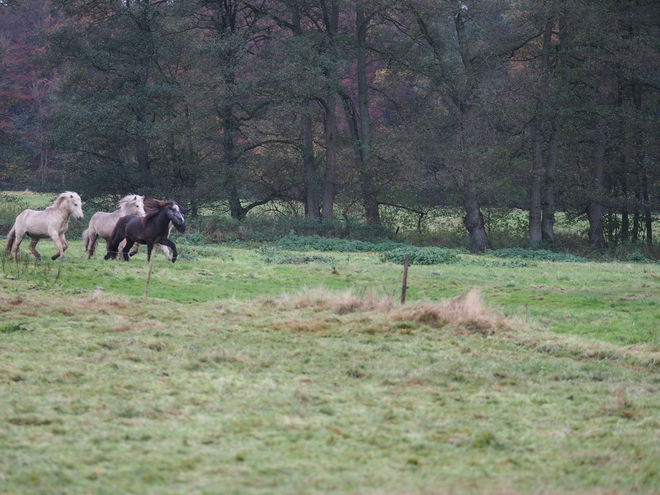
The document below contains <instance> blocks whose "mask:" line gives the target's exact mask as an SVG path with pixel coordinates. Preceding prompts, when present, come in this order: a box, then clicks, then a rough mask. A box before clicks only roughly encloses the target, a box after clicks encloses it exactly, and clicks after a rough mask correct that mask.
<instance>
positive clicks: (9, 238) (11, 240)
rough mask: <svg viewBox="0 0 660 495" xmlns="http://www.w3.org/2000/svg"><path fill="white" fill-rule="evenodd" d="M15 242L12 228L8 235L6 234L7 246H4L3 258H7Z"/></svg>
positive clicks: (14, 231)
mask: <svg viewBox="0 0 660 495" xmlns="http://www.w3.org/2000/svg"><path fill="white" fill-rule="evenodd" d="M15 241H16V228H14V227H12V228H11V230H10V231H9V234H7V246H5V256H9V255H10V254H11V248H12V246H13V245H14V242H15Z"/></svg>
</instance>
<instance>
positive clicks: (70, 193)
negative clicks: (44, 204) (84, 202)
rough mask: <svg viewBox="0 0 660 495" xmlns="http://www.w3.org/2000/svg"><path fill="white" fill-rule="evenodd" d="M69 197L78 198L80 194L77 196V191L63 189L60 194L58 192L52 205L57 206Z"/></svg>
mask: <svg viewBox="0 0 660 495" xmlns="http://www.w3.org/2000/svg"><path fill="white" fill-rule="evenodd" d="M71 197H74V198H75V197H77V198H79V199H80V196H78V193H76V192H73V191H64V192H63V193H62V194H60V195H59V196H58V197H57V199H56V200H55V202H54V203H53V206H55V207H58V208H59V206H60V205H61V204H62V203H63V202H64V201H67V200H68V199H69V198H71Z"/></svg>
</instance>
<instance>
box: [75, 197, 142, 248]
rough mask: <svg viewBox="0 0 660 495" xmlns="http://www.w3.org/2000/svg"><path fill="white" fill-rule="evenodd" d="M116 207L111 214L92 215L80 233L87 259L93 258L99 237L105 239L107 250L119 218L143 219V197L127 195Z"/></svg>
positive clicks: (97, 213)
mask: <svg viewBox="0 0 660 495" xmlns="http://www.w3.org/2000/svg"><path fill="white" fill-rule="evenodd" d="M117 206H119V209H117V210H115V211H113V212H112V213H106V212H104V211H99V212H96V213H94V215H92V218H90V220H89V227H88V228H87V229H85V230H84V231H83V233H82V238H83V243H84V244H85V251H86V252H87V259H90V258H91V257H92V256H94V250H95V248H96V241H97V239H98V238H99V237H100V238H102V239H105V246H106V249H107V248H108V245H109V243H110V238H111V237H112V231H113V230H114V228H115V225H117V221H118V220H119V219H120V218H121V217H125V216H126V215H137V216H139V217H143V216H144V215H145V212H144V196H138V195H137V194H129V195H128V196H124V197H123V198H121V199H120V200H119V203H118V204H117Z"/></svg>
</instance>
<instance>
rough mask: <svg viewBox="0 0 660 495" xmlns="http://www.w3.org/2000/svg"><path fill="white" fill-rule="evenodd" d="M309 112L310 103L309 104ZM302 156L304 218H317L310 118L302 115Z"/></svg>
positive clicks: (317, 205) (305, 114)
mask: <svg viewBox="0 0 660 495" xmlns="http://www.w3.org/2000/svg"><path fill="white" fill-rule="evenodd" d="M309 106H310V111H311V106H312V103H311V102H310V103H309ZM301 125H302V154H303V163H304V166H305V216H307V217H308V218H314V219H318V218H319V200H318V195H317V189H316V188H317V182H318V173H317V170H316V158H315V157H314V140H313V137H312V116H311V114H308V113H303V115H302V122H301Z"/></svg>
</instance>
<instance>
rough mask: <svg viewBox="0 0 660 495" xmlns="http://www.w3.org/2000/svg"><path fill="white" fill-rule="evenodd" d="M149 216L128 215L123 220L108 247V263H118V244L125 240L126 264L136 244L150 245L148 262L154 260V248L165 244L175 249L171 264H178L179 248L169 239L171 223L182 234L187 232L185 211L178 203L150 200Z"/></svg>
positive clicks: (147, 209)
mask: <svg viewBox="0 0 660 495" xmlns="http://www.w3.org/2000/svg"><path fill="white" fill-rule="evenodd" d="M144 210H145V212H146V215H145V216H144V217H138V216H137V215H126V216H125V217H122V218H120V219H119V220H118V221H117V225H115V229H114V230H113V232H112V237H111V238H110V242H109V243H108V248H107V249H108V252H107V254H106V255H105V259H106V260H107V259H110V258H112V259H115V258H116V257H117V254H118V253H119V244H120V243H121V241H123V240H124V239H125V240H126V244H125V245H124V247H123V249H122V251H121V255H122V258H123V259H124V260H125V261H128V260H129V259H130V256H129V254H128V252H129V251H130V250H131V248H132V247H133V245H134V244H136V243H137V244H146V245H147V261H148V260H150V259H151V251H152V249H153V247H154V245H155V244H162V245H164V246H168V247H169V248H171V249H172V263H174V262H175V261H176V258H177V254H178V253H177V250H176V245H175V244H174V243H173V242H172V241H171V240H170V239H169V234H170V222H172V225H174V227H175V228H176V229H177V230H178V231H179V232H182V233H183V232H185V231H186V220H185V218H184V216H183V214H184V210H183V207H182V206H181V205H179V204H178V203H176V202H175V201H160V200H158V199H148V200H146V201H145V202H144Z"/></svg>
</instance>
